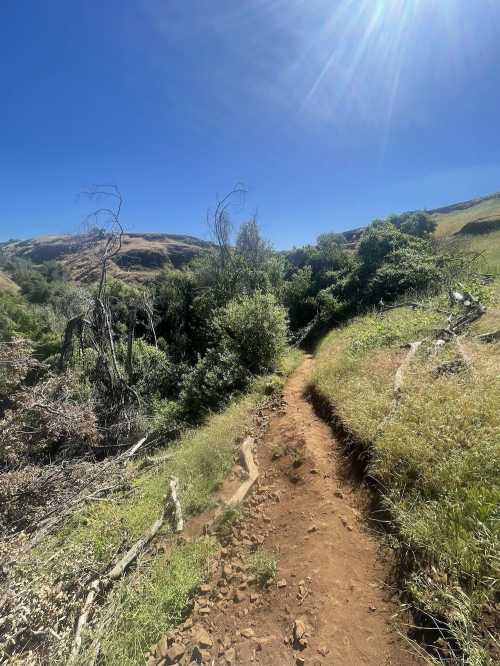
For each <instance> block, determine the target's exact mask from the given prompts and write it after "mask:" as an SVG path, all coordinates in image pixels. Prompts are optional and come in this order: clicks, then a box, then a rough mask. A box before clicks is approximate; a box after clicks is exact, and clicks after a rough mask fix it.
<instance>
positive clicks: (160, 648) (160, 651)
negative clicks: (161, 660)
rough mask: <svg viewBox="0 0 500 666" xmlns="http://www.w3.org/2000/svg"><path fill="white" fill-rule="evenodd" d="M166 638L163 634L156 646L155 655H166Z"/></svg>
mask: <svg viewBox="0 0 500 666" xmlns="http://www.w3.org/2000/svg"><path fill="white" fill-rule="evenodd" d="M168 645H169V643H168V638H167V637H166V636H164V637H163V638H162V639H161V641H160V642H159V643H158V645H157V647H156V656H157V657H166V656H167V652H168Z"/></svg>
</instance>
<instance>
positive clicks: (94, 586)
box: [68, 479, 182, 666]
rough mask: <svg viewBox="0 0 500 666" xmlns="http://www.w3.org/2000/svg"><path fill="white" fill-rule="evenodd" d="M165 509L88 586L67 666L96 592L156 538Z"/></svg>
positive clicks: (75, 654)
mask: <svg viewBox="0 0 500 666" xmlns="http://www.w3.org/2000/svg"><path fill="white" fill-rule="evenodd" d="M172 481H173V482H175V486H174V487H175V488H176V485H177V480H176V479H173V480H172ZM170 488H171V493H172V501H173V502H174V503H176V502H177V503H178V499H177V494H176V493H175V497H174V493H173V492H172V482H171V486H170ZM165 509H166V507H164V508H163V511H162V513H161V516H160V517H159V518H157V519H156V520H155V521H154V523H153V524H152V525H151V527H150V528H149V529H148V530H147V531H146V532H145V533H144V534H143V535H142V537H141V538H140V539H139V540H138V541H136V542H135V543H134V544H133V546H132V547H131V548H129V549H128V550H127V552H126V553H125V555H123V557H121V559H120V560H119V561H118V562H117V563H116V564H115V565H114V567H113V568H112V569H111V571H110V572H109V573H108V574H107V576H105V577H102V578H96V579H95V580H93V581H92V583H91V584H90V586H89V588H90V589H89V592H88V594H87V596H86V598H85V602H84V604H83V608H82V612H81V613H80V616H79V618H78V622H77V624H76V631H75V638H74V640H73V647H72V650H71V654H70V657H69V660H68V665H69V666H70V665H72V664H74V663H75V662H76V660H77V658H78V655H79V653H80V649H81V645H82V635H83V632H84V630H85V627H86V626H87V624H88V621H89V617H90V615H91V612H92V606H93V604H94V602H95V599H96V596H97V594H98V592H99V591H101V590H102V591H105V590H107V589H108V588H109V587H111V585H112V584H113V582H114V581H116V580H118V579H119V578H121V576H122V575H123V574H124V573H125V571H126V569H127V568H128V567H129V566H130V565H131V564H132V562H134V561H135V560H136V559H137V557H138V556H139V554H140V553H141V552H142V551H143V550H144V548H145V547H146V546H147V545H148V543H149V542H150V541H151V540H152V539H153V538H154V537H155V536H156V534H157V533H158V532H159V530H160V528H161V527H162V525H163V523H164V520H165V513H166V511H165ZM179 510H180V505H179ZM181 520H182V518H181Z"/></svg>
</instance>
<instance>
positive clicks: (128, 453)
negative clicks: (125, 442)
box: [118, 435, 148, 462]
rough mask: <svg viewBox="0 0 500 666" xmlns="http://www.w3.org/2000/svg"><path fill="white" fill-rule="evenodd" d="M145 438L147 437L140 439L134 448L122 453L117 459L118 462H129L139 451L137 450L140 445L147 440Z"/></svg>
mask: <svg viewBox="0 0 500 666" xmlns="http://www.w3.org/2000/svg"><path fill="white" fill-rule="evenodd" d="M147 438H148V436H147V435H144V437H141V439H140V440H139V441H138V442H137V444H134V446H131V447H130V449H128V450H127V451H125V453H122V454H121V456H119V457H118V460H120V461H121V462H124V461H126V460H129V459H130V458H132V456H135V454H136V453H137V451H139V449H140V448H141V447H142V445H143V444H144V442H145V441H146V440H147Z"/></svg>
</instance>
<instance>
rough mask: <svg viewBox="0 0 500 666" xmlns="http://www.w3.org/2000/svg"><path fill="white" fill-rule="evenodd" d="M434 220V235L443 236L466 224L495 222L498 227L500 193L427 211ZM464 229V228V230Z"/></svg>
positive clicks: (462, 227) (499, 223) (499, 220)
mask: <svg viewBox="0 0 500 666" xmlns="http://www.w3.org/2000/svg"><path fill="white" fill-rule="evenodd" d="M428 212H429V214H430V215H431V217H432V218H433V219H434V220H436V222H437V224H438V227H437V230H436V236H437V237H438V238H443V237H445V236H451V235H453V234H456V233H458V232H461V231H462V230H464V226H465V225H466V224H470V223H473V224H478V225H481V224H483V223H485V222H486V223H488V222H489V223H493V224H494V223H495V222H498V225H499V228H500V194H492V195H491V196H489V197H483V198H481V199H473V200H471V201H466V202H464V203H459V204H454V205H451V206H446V207H444V208H436V209H434V210H430V211H428ZM464 231H465V230H464Z"/></svg>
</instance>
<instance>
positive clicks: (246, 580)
mask: <svg viewBox="0 0 500 666" xmlns="http://www.w3.org/2000/svg"><path fill="white" fill-rule="evenodd" d="M313 363H314V361H313V359H312V358H311V357H308V358H307V359H306V360H305V362H304V363H303V364H302V366H301V367H300V368H299V369H298V370H297V371H296V372H295V373H294V374H293V375H292V377H291V378H290V379H289V381H288V383H287V385H286V387H285V391H284V396H283V404H282V407H281V409H278V410H276V408H275V410H276V411H275V412H274V413H272V415H271V417H270V419H269V428H268V430H267V433H266V434H265V436H264V438H263V441H262V442H261V443H260V445H259V447H258V451H257V459H258V464H259V470H260V475H261V476H260V479H259V482H258V485H257V486H256V487H255V489H254V491H253V493H252V494H251V495H250V496H249V497H248V498H247V501H246V502H245V509H244V512H243V518H242V519H241V521H240V522H239V523H238V525H236V526H233V527H232V529H231V530H230V533H229V534H227V535H226V536H225V537H223V538H222V542H223V545H224V548H223V549H222V552H221V557H220V561H218V563H217V566H216V567H214V575H213V577H212V580H210V581H209V584H208V585H205V586H202V590H201V592H202V594H201V596H200V597H199V598H198V599H197V600H196V602H195V605H194V609H193V612H192V614H191V616H190V617H189V618H188V619H187V621H186V623H185V624H184V625H183V626H182V627H181V628H180V629H179V630H178V631H177V632H176V633H175V634H172V635H169V636H166V637H165V638H164V639H162V641H160V643H159V644H158V645H157V646H156V648H155V651H154V655H153V656H151V657H150V658H149V663H150V664H161V665H162V666H163V664H170V663H181V664H188V663H191V662H192V661H194V662H198V663H204V664H213V665H218V666H221V665H225V664H241V665H244V664H252V663H258V664H262V665H263V666H288V665H299V666H300V665H302V664H305V665H306V666H309V665H311V666H313V665H314V666H330V665H338V666H359V665H362V664H370V665H372V666H403V665H404V666H416V665H417V664H422V663H423V662H421V661H420V659H419V658H418V657H416V656H415V655H414V654H413V653H412V652H411V651H410V647H409V644H408V642H407V641H405V639H404V638H403V637H402V636H401V634H400V633H399V631H398V624H399V627H401V626H402V625H401V618H402V616H401V612H402V611H401V606H400V605H399V600H398V596H397V593H396V592H395V590H394V589H391V588H390V586H389V585H388V581H389V580H390V568H391V558H390V555H389V554H388V553H387V552H385V553H384V552H383V551H382V548H381V541H380V539H379V538H378V537H377V536H376V535H375V534H374V533H373V532H372V531H371V530H370V529H369V528H368V521H367V512H368V504H369V502H368V496H367V494H366V490H365V489H364V487H363V485H362V484H359V483H355V482H351V481H350V479H349V478H348V477H347V476H346V473H345V465H343V462H342V459H343V456H342V452H341V451H340V449H339V447H338V445H337V442H336V441H335V439H334V438H333V436H332V432H331V430H330V429H329V427H328V426H327V425H326V424H325V423H324V422H323V421H322V420H321V419H320V418H319V417H318V416H317V415H316V414H315V412H314V410H313V407H312V406H311V404H310V403H309V402H308V401H307V400H306V399H305V398H304V392H305V389H306V386H307V382H308V380H309V378H310V376H311V370H312V368H313ZM262 550H265V551H266V552H271V553H274V554H275V555H276V558H277V560H278V575H277V577H276V579H275V580H274V581H272V582H271V583H270V584H268V585H264V586H261V585H259V582H258V581H257V580H256V579H255V576H254V575H253V572H252V569H251V567H250V566H249V561H250V560H251V557H252V553H254V552H255V551H262Z"/></svg>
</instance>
